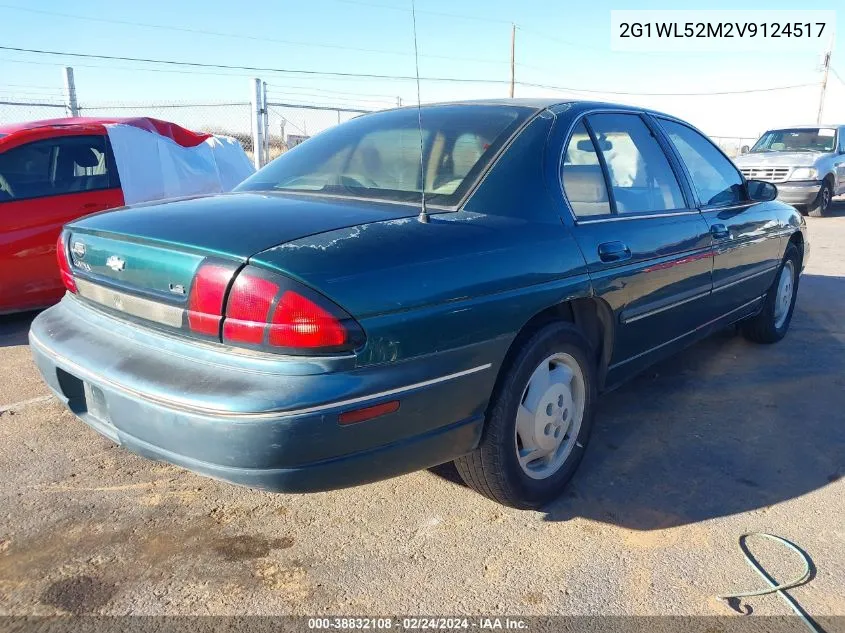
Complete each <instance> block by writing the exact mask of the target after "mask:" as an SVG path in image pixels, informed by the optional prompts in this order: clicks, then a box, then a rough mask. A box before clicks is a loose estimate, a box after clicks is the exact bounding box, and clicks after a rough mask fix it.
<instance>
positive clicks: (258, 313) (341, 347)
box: [223, 266, 364, 353]
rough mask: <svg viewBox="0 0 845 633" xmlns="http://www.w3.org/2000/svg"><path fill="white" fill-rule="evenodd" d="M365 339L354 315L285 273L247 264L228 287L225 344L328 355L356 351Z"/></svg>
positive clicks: (224, 328)
mask: <svg viewBox="0 0 845 633" xmlns="http://www.w3.org/2000/svg"><path fill="white" fill-rule="evenodd" d="M363 340H364V337H363V332H362V331H361V328H360V326H358V324H357V323H355V321H354V320H353V319H352V317H350V316H349V315H348V314H346V313H345V312H344V311H343V310H341V309H340V308H339V307H338V306H336V305H334V304H333V303H332V302H331V301H329V300H328V299H326V298H325V297H322V296H321V295H318V294H317V293H315V292H313V291H311V290H309V289H308V288H306V287H304V286H302V285H301V284H299V283H298V282H295V281H293V280H292V279H288V278H287V277H282V276H281V275H273V274H271V273H269V272H266V271H262V270H260V269H258V268H254V267H252V266H247V267H246V268H245V269H243V270H242V271H241V272H240V274H238V276H237V278H236V279H235V282H234V284H232V289H231V290H230V291H229V297H228V299H227V301H226V316H225V319H224V321H223V341H224V342H226V343H232V344H246V345H251V346H259V347H271V348H277V349H278V351H288V352H291V353H296V352H297V351H300V350H301V351H312V352H315V351H316V352H323V353H329V352H340V351H350V350H353V349H355V348H357V347H359V346H360V345H361V344H362V343H363Z"/></svg>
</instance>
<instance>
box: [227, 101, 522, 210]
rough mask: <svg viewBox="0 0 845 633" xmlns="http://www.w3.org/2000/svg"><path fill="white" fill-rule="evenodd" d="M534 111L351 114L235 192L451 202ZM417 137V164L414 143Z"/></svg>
mask: <svg viewBox="0 0 845 633" xmlns="http://www.w3.org/2000/svg"><path fill="white" fill-rule="evenodd" d="M533 112H534V110H533V109H531V108H526V107H519V106H492V105H454V106H430V107H423V108H422V112H421V117H422V134H420V123H419V120H418V116H419V115H418V113H417V109H416V108H405V109H400V110H391V111H389V112H381V113H377V114H371V115H367V116H363V117H360V118H358V119H353V120H352V121H350V122H348V123H344V124H342V125H339V126H337V127H334V128H331V129H329V130H326V131H325V132H323V133H321V134H319V135H317V136H315V137H314V138H312V139H310V140H309V141H307V142H306V143H303V144H302V145H301V146H298V147H296V148H295V149H294V150H291V151H290V152H287V153H286V154H283V155H282V156H280V157H279V158H277V159H276V160H274V161H273V162H272V163H270V164H269V165H267V166H266V167H264V168H263V169H261V170H259V171H258V172H256V173H255V174H253V175H252V176H250V177H249V178H248V179H247V180H245V181H244V182H243V183H241V184H240V185H239V186H238V187H237V188H236V191H280V192H281V191H289V192H297V193H316V194H331V195H336V196H344V197H350V198H376V199H383V200H393V201H398V202H416V201H418V200H419V198H420V194H421V192H422V191H423V190H425V193H426V199H427V200H428V201H429V202H431V203H432V204H442V205H445V206H451V205H454V204H456V203H457V202H458V201H459V200H460V199H461V198H462V197H463V195H464V193H466V191H467V190H468V189H469V187H471V186H472V184H473V182H475V179H476V177H477V176H478V175H479V174H480V173H481V172H482V171H483V170H484V168H485V167H486V166H487V165H488V164H489V163H490V161H491V160H492V159H493V157H494V156H495V155H496V152H497V151H498V150H499V149H500V148H501V147H502V146H503V145H504V144H505V143H506V142H507V140H508V139H509V138H510V137H511V136H512V135H513V133H514V132H515V131H516V130H517V129H519V127H520V125H521V124H522V123H524V122H525V121H526V120H527V119H528V117H529V116H531V114H533ZM421 140H422V164H421V161H420V145H421Z"/></svg>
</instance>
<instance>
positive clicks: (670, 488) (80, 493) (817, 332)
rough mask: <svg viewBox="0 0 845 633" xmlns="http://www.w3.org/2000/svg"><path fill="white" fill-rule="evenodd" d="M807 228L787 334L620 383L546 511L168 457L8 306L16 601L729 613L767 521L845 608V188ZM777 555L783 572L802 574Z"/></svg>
mask: <svg viewBox="0 0 845 633" xmlns="http://www.w3.org/2000/svg"><path fill="white" fill-rule="evenodd" d="M809 224H810V230H811V239H812V244H813V252H812V257H811V262H810V265H809V267H808V269H807V271H806V273H805V275H804V277H803V279H802V281H801V287H800V291H799V301H798V308H797V310H796V313H795V318H794V320H793V323H792V330H791V332H790V334H789V335H788V336H787V338H786V339H785V340H784V341H783V342H782V343H780V344H778V345H774V346H756V345H753V344H750V343H747V342H746V341H745V340H743V339H742V338H741V337H740V336H737V335H735V333H734V332H733V330H731V331H726V332H724V333H720V334H718V335H716V336H713V337H711V338H710V339H708V340H707V341H704V342H702V343H700V344H698V345H696V346H695V347H693V348H691V349H689V350H688V351H686V352H684V353H682V354H681V355H679V356H677V357H675V358H673V359H671V360H669V361H667V362H664V363H661V364H660V365H657V366H655V367H653V368H652V369H651V370H649V371H647V372H646V373H645V374H643V375H642V376H640V377H639V378H637V379H635V380H634V381H632V382H631V383H629V384H627V385H625V386H624V387H622V388H620V389H618V390H617V391H615V392H613V393H611V394H607V395H606V396H605V397H604V398H603V400H602V402H601V405H600V407H599V412H598V417H597V420H596V425H595V429H594V434H593V438H592V443H591V445H590V448H589V450H588V452H587V457H586V459H585V461H584V463H583V465H582V467H581V469H580V471H579V473H578V474H577V475H576V477H575V479H574V480H573V483H572V484H571V485H570V487H569V488H568V489H567V491H566V493H565V494H564V496H563V498H561V499H560V500H559V501H558V502H556V503H554V504H552V505H551V506H550V507H548V508H546V509H544V511H542V512H521V511H516V510H511V509H507V508H503V507H500V506H498V505H496V504H494V503H492V502H490V501H487V500H486V499H484V498H482V497H481V496H479V495H477V494H475V493H473V492H471V491H469V490H468V489H467V488H466V487H464V486H463V485H462V484H461V483H460V480H459V479H458V477H457V474H456V473H455V471H454V469H453V468H452V467H451V466H448V465H446V466H441V467H438V468H436V469H432V470H430V471H423V472H419V473H414V474H411V475H407V476H404V477H400V478H397V479H392V480H389V481H384V482H380V483H376V484H371V485H368V486H363V487H359V488H353V489H348V490H341V491H335V492H328V493H320V494H313V495H273V494H268V493H263V492H257V491H252V490H248V489H245V488H239V487H234V486H230V485H227V484H222V483H218V482H215V481H212V480H209V479H204V478H202V477H199V476H195V475H193V474H190V473H188V472H186V471H183V470H181V469H179V468H176V467H173V466H169V465H165V464H160V463H154V462H150V461H146V460H144V459H142V458H140V457H136V456H134V455H132V454H130V453H128V452H127V451H125V450H123V449H121V448H118V447H116V446H114V445H112V444H111V443H110V442H109V441H107V440H105V439H103V438H101V437H100V436H98V435H97V434H96V433H94V432H93V431H91V430H89V429H88V428H87V427H86V426H85V425H84V424H82V423H81V422H79V421H77V420H75V419H74V418H73V416H71V415H70V414H69V413H67V412H65V411H64V410H63V408H62V407H61V406H60V405H59V403H58V402H57V401H55V400H54V399H52V398H51V397H49V396H48V394H47V390H46V388H45V387H44V386H43V385H42V383H41V381H40V379H39V378H38V376H37V373H36V370H35V368H34V366H33V364H32V362H31V360H30V357H29V350H28V349H27V344H26V329H27V327H28V324H29V321H30V320H31V315H28V316H23V317H20V316H19V317H6V318H0V412H2V413H0V432H2V437H3V440H2V442H0V481H2V486H0V614H15V615H30V614H36V615H37V614H56V613H74V614H88V613H101V614H128V613H134V614H200V615H202V614H247V613H249V614H309V615H313V614H325V613H331V614H347V615H349V614H361V615H367V614H369V615H375V614H401V613H427V614H444V613H459V614H487V615H497V614H499V615H501V614H599V613H601V614H620V615H621V614H625V615H643V614H648V615H660V614H676V615H699V614H712V615H727V614H730V613H731V611H730V609H728V608H727V607H726V606H725V605H724V604H723V603H721V602H719V601H718V600H716V599H715V598H714V596H715V595H716V594H717V593H720V592H726V591H728V590H734V589H745V588H754V587H758V586H759V585H760V580H759V578H757V576H756V575H755V574H754V573H753V572H752V571H751V570H750V569H749V567H748V566H747V565H746V563H745V562H744V560H743V558H742V555H741V553H740V551H739V549H738V547H737V537H738V536H739V535H740V534H742V533H743V532H747V531H750V530H760V531H769V532H774V533H776V534H779V535H782V536H784V537H786V538H789V539H792V540H794V541H795V542H797V543H798V544H800V545H801V546H802V547H803V548H804V549H805V550H806V551H807V552H808V553H809V554H810V555H811V556H812V558H813V560H814V562H815V565H816V566H817V573H816V575H815V578H814V579H813V580H812V582H810V583H809V584H808V585H806V586H804V587H802V588H799V589H796V590H794V591H793V595H794V597H795V598H796V599H797V600H799V601H800V603H801V604H802V605H803V606H804V607H805V608H806V609H807V610H808V611H809V612H810V613H811V614H813V615H817V616H824V615H845V597H843V588H845V547H843V539H845V523H844V522H843V517H845V455H843V452H845V451H843V449H845V408H843V405H845V389H843V387H845V371H843V368H845V327H843V324H842V323H843V322H842V314H843V312H845V254H843V249H842V246H841V245H842V244H845V203H842V202H840V203H839V204H838V205H837V211H836V212H835V213H834V216H833V217H830V218H822V219H813V218H810V219H809ZM757 551H758V552H759V557H760V558H761V560H762V561H763V562H764V564H765V565H766V566H767V567H768V568H769V569H770V570H771V571H772V572H773V573H774V574H775V575H776V576H777V577H778V578H781V579H783V578H786V577H788V576H791V575H793V574H795V573H796V572H799V571H800V568H801V561H800V560H798V559H797V558H795V557H792V556H789V555H787V554H784V553H783V552H782V551H780V550H777V549H775V548H774V547H771V546H767V545H766V544H765V543H764V544H761V545H760V546H759V547H758V548H757ZM750 604H751V605H752V606H753V609H754V613H757V614H773V615H782V614H786V613H787V612H788V611H787V608H786V606H785V605H784V604H783V603H782V602H781V601H779V600H778V599H777V598H776V597H774V596H767V597H762V598H754V599H752V600H751V603H750Z"/></svg>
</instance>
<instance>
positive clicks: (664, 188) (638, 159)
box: [587, 114, 686, 214]
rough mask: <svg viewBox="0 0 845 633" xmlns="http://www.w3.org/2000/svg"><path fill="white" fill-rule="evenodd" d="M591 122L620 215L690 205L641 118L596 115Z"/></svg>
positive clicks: (635, 116)
mask: <svg viewBox="0 0 845 633" xmlns="http://www.w3.org/2000/svg"><path fill="white" fill-rule="evenodd" d="M587 122H588V124H589V125H590V126H591V127H592V129H593V134H594V136H595V138H596V142H597V143H598V149H599V151H600V152H601V153H602V156H603V158H604V162H605V164H606V165H607V171H608V181H609V182H610V186H611V188H612V191H613V199H614V202H615V204H616V212H617V213H620V214H621V213H639V212H649V211H650V212H659V211H670V210H672V209H683V208H684V207H685V206H686V204H685V202H684V197H683V195H682V194H681V188H680V186H679V185H678V180H677V178H675V174H674V172H673V171H672V167H671V165H670V164H669V159H668V158H666V154H664V153H663V149H662V148H661V147H660V145H659V144H658V142H657V141H656V140H655V138H654V136H653V135H652V134H651V130H649V128H648V126H647V125H646V124H645V122H644V121H643V120H642V119H641V118H640V117H639V116H638V115H636V114H594V115H589V116H588V117H587Z"/></svg>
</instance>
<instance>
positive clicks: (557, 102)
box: [373, 97, 680, 120]
mask: <svg viewBox="0 0 845 633" xmlns="http://www.w3.org/2000/svg"><path fill="white" fill-rule="evenodd" d="M456 105H476V106H503V107H505V106H508V107H513V106H517V107H524V108H531V109H534V110H546V109H549V108H554V107H557V106H563V105H573V106H579V107H580V109H582V110H589V109H591V108H608V109H615V108H622V109H625V110H633V111H635V112H647V113H649V114H654V115H656V116H662V117H667V118H670V119H676V118H677V117H675V116H673V115H671V114H666V113H665V112H660V111H658V110H652V109H651V108H644V107H642V106H635V105H629V104H624V103H613V102H609V101H593V100H590V99H559V98H557V99H556V98H548V97H536V98H534V97H529V98H517V99H508V98H502V99H469V100H463V101H441V102H437V103H423V104H422V106H421V107H423V108H437V107H442V106H456ZM416 107H417V105H416V104H408V105H405V106H402V108H401V109H410V108H416ZM376 113H377V112H374V113H373V114H376ZM678 120H680V119H678Z"/></svg>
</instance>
